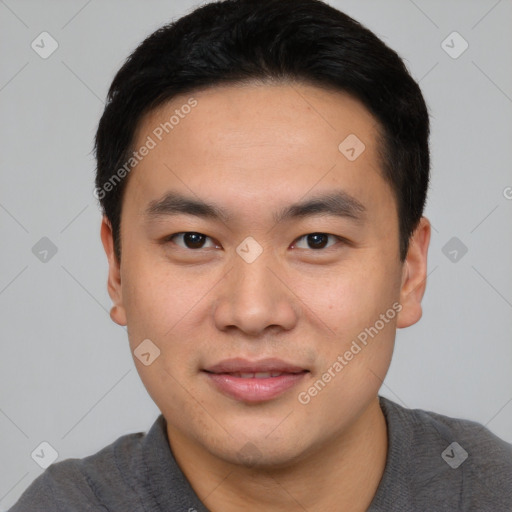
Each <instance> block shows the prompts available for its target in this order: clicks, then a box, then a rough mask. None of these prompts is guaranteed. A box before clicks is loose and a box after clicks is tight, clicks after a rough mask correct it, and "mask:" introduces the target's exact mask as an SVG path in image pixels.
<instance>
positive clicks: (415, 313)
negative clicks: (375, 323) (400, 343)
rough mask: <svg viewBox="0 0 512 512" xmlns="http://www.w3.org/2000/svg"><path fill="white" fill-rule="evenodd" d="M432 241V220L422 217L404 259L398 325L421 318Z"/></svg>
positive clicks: (404, 325)
mask: <svg viewBox="0 0 512 512" xmlns="http://www.w3.org/2000/svg"><path fill="white" fill-rule="evenodd" d="M429 243H430V222H429V221H428V219H427V218H426V217H422V218H421V220H420V222H419V224H418V226H417V228H416V229H415V230H414V233H413V234H412V235H411V238H410V240H409V250H408V251H407V257H406V259H405V261H404V266H403V272H402V285H401V288H400V304H401V305H402V309H401V311H400V313H399V314H398V318H397V327H398V328H404V327H409V326H411V325H413V324H415V323H416V322H418V320H419V319H420V318H421V315H422V308H421V300H422V299H423V295H424V293H425V288H426V284H427V281H426V280H427V254H428V246H429Z"/></svg>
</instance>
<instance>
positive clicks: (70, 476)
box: [9, 420, 158, 512]
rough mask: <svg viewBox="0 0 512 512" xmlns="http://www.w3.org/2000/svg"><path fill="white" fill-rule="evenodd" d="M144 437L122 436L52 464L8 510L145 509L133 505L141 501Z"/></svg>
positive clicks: (35, 511)
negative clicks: (139, 485) (95, 449)
mask: <svg viewBox="0 0 512 512" xmlns="http://www.w3.org/2000/svg"><path fill="white" fill-rule="evenodd" d="M157 422H158V420H157ZM145 436H146V434H144V433H142V432H139V433H134V434H128V435H124V436H122V437H119V438H118V439H117V440H116V441H114V442H113V443H112V444H110V445H108V446H106V447H105V448H103V449H101V450H100V451H98V452H97V453H95V454H93V455H90V456H88V457H84V458H82V459H76V458H70V459H66V460H64V461H61V462H57V463H54V464H52V465H51V466H50V467H48V468H47V469H46V470H45V472H44V473H43V474H41V475H40V476H39V477H37V478H36V479H35V480H34V481H33V482H32V484H31V485H30V486H29V487H28V488H27V490H26V491H25V492H24V493H23V494H22V496H21V497H20V499H19V500H18V502H17V503H16V504H15V505H14V507H12V508H11V509H10V511H9V512H39V511H41V512H43V511H44V512H47V511H48V510H52V511H54V512H60V511H66V512H74V511H77V512H78V511H80V512H85V511H91V512H92V511H95V512H97V511H100V510H105V511H108V510H123V509H124V510H131V511H134V512H135V511H138V510H144V509H143V508H142V505H140V507H141V508H138V506H137V505H136V504H137V502H140V500H141V496H140V493H139V492H138V490H137V481H140V480H142V478H143V475H142V473H143V471H144V469H143V468H144V462H143V457H142V453H141V452H142V448H141V445H142V441H143V439H144V438H145Z"/></svg>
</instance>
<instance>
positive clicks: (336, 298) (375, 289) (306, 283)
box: [294, 258, 399, 340]
mask: <svg viewBox="0 0 512 512" xmlns="http://www.w3.org/2000/svg"><path fill="white" fill-rule="evenodd" d="M387 269H389V266H388V267H386V266H385V265H384V264H383V263H382V262H381V261H378V260H375V262H373V263H372V262H371V261H368V259H362V258H361V261H360V262H359V263H357V264H354V265H350V266H348V265H347V266H346V267H344V268H341V267H339V268H337V269H333V270H332V271H330V272H329V273H323V274H320V273H318V274H317V275H315V276H308V277H304V276H300V275H297V276H296V278H295V280H294V281H295V283H296V286H297V290H298V293H297V295H298V296H299V297H301V298H302V299H303V301H304V304H305V305H306V306H307V307H306V308H304V311H305V313H306V312H307V311H308V310H310V311H311V312H312V313H314V315H316V317H317V320H316V323H318V322H319V321H322V323H323V324H324V325H325V326H326V328H327V327H328V328H329V331H330V334H332V335H333V336H334V333H335V334H336V336H337V337H339V339H340V340H347V339H348V338H349V337H350V336H352V335H354V334H357V332H358V331H361V330H362V329H364V328H365V327H369V326H371V325H373V324H374V323H375V322H376V321H377V320H378V319H379V316H380V315H381V314H384V313H386V311H387V310H388V309H389V308H392V305H393V303H394V302H395V301H397V300H398V297H399V279H398V278H397V277H396V275H398V274H396V272H395V271H394V270H393V271H389V270H387ZM395 274H396V275H395ZM312 318H314V316H313V317H312ZM333 331H334V332H333Z"/></svg>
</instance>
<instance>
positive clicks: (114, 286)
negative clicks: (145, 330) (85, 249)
mask: <svg viewBox="0 0 512 512" xmlns="http://www.w3.org/2000/svg"><path fill="white" fill-rule="evenodd" d="M101 242H102V243H103V248H104V249H105V253H106V255H107V259H108V281H107V288H108V294H109V295H110V298H111V299H112V302H113V303H114V306H113V307H112V309H111V310H110V318H112V320H113V321H114V322H115V323H116V324H119V325H126V312H125V309H124V306H123V294H122V286H121V264H120V263H119V262H118V261H117V258H116V255H115V252H114V236H113V232H112V226H111V224H110V221H109V220H108V219H107V217H105V216H103V220H102V222H101Z"/></svg>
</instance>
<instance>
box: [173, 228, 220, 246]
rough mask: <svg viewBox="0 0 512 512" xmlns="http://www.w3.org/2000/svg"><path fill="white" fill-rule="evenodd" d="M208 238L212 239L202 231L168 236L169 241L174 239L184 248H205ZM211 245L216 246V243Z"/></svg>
mask: <svg viewBox="0 0 512 512" xmlns="http://www.w3.org/2000/svg"><path fill="white" fill-rule="evenodd" d="M177 240H181V243H178V242H177ZM206 240H211V239H210V237H208V236H206V235H203V234H202V233H196V232H194V231H187V232H185V233H175V234H174V235H171V236H169V237H167V241H172V242H174V243H176V245H178V246H180V247H183V248H184V249H204V248H205V242H206ZM211 246H212V247H215V244H213V243H212V245H211Z"/></svg>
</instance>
